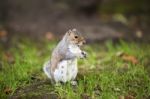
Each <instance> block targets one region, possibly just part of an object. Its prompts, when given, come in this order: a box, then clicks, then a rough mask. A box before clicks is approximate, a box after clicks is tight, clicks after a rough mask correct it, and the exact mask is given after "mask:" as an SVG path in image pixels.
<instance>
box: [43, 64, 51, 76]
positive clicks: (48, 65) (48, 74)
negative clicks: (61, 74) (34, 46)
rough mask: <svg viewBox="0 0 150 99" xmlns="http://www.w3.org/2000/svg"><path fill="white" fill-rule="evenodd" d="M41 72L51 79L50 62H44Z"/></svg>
mask: <svg viewBox="0 0 150 99" xmlns="http://www.w3.org/2000/svg"><path fill="white" fill-rule="evenodd" d="M43 71H44V73H45V74H46V75H47V77H48V78H50V79H51V73H50V61H48V62H46V63H45V64H44V67H43Z"/></svg>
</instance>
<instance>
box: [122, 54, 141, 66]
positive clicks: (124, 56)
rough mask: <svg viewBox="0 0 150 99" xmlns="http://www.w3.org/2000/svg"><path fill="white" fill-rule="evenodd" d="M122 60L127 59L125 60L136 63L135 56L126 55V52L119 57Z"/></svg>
mask: <svg viewBox="0 0 150 99" xmlns="http://www.w3.org/2000/svg"><path fill="white" fill-rule="evenodd" d="M121 58H122V59H123V60H124V61H127V62H131V63H133V64H137V63H138V60H137V58H136V57H135V56H132V55H127V54H124V55H123V56H122V57H121Z"/></svg>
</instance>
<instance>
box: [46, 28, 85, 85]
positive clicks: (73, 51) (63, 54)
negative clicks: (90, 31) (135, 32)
mask: <svg viewBox="0 0 150 99" xmlns="http://www.w3.org/2000/svg"><path fill="white" fill-rule="evenodd" d="M84 43H85V39H84V37H83V36H82V35H81V33H80V32H79V31H78V30H77V29H72V30H69V31H67V32H66V34H65V35H64V37H63V38H62V40H61V41H60V42H59V43H58V45H57V46H56V47H55V48H54V50H53V52H52V55H51V59H50V60H49V61H48V62H46V63H45V64H44V67H43V70H44V72H45V74H46V75H47V76H48V78H50V79H51V81H52V83H58V82H64V83H65V82H67V81H70V80H71V81H74V80H75V78H76V75H77V72H78V68H77V58H85V57H86V52H84V51H82V50H81V49H80V47H81V46H82V45H83V44H84Z"/></svg>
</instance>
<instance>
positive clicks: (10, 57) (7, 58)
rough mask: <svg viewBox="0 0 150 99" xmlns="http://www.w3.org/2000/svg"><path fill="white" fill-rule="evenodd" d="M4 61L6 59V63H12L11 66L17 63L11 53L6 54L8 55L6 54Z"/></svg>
mask: <svg viewBox="0 0 150 99" xmlns="http://www.w3.org/2000/svg"><path fill="white" fill-rule="evenodd" d="M4 59H5V60H6V61H8V62H9V63H11V64H14V63H15V59H14V56H13V55H12V54H11V53H10V52H6V53H5V54H4Z"/></svg>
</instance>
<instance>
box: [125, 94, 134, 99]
mask: <svg viewBox="0 0 150 99" xmlns="http://www.w3.org/2000/svg"><path fill="white" fill-rule="evenodd" d="M125 99H135V97H134V96H132V95H126V96H125Z"/></svg>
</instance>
